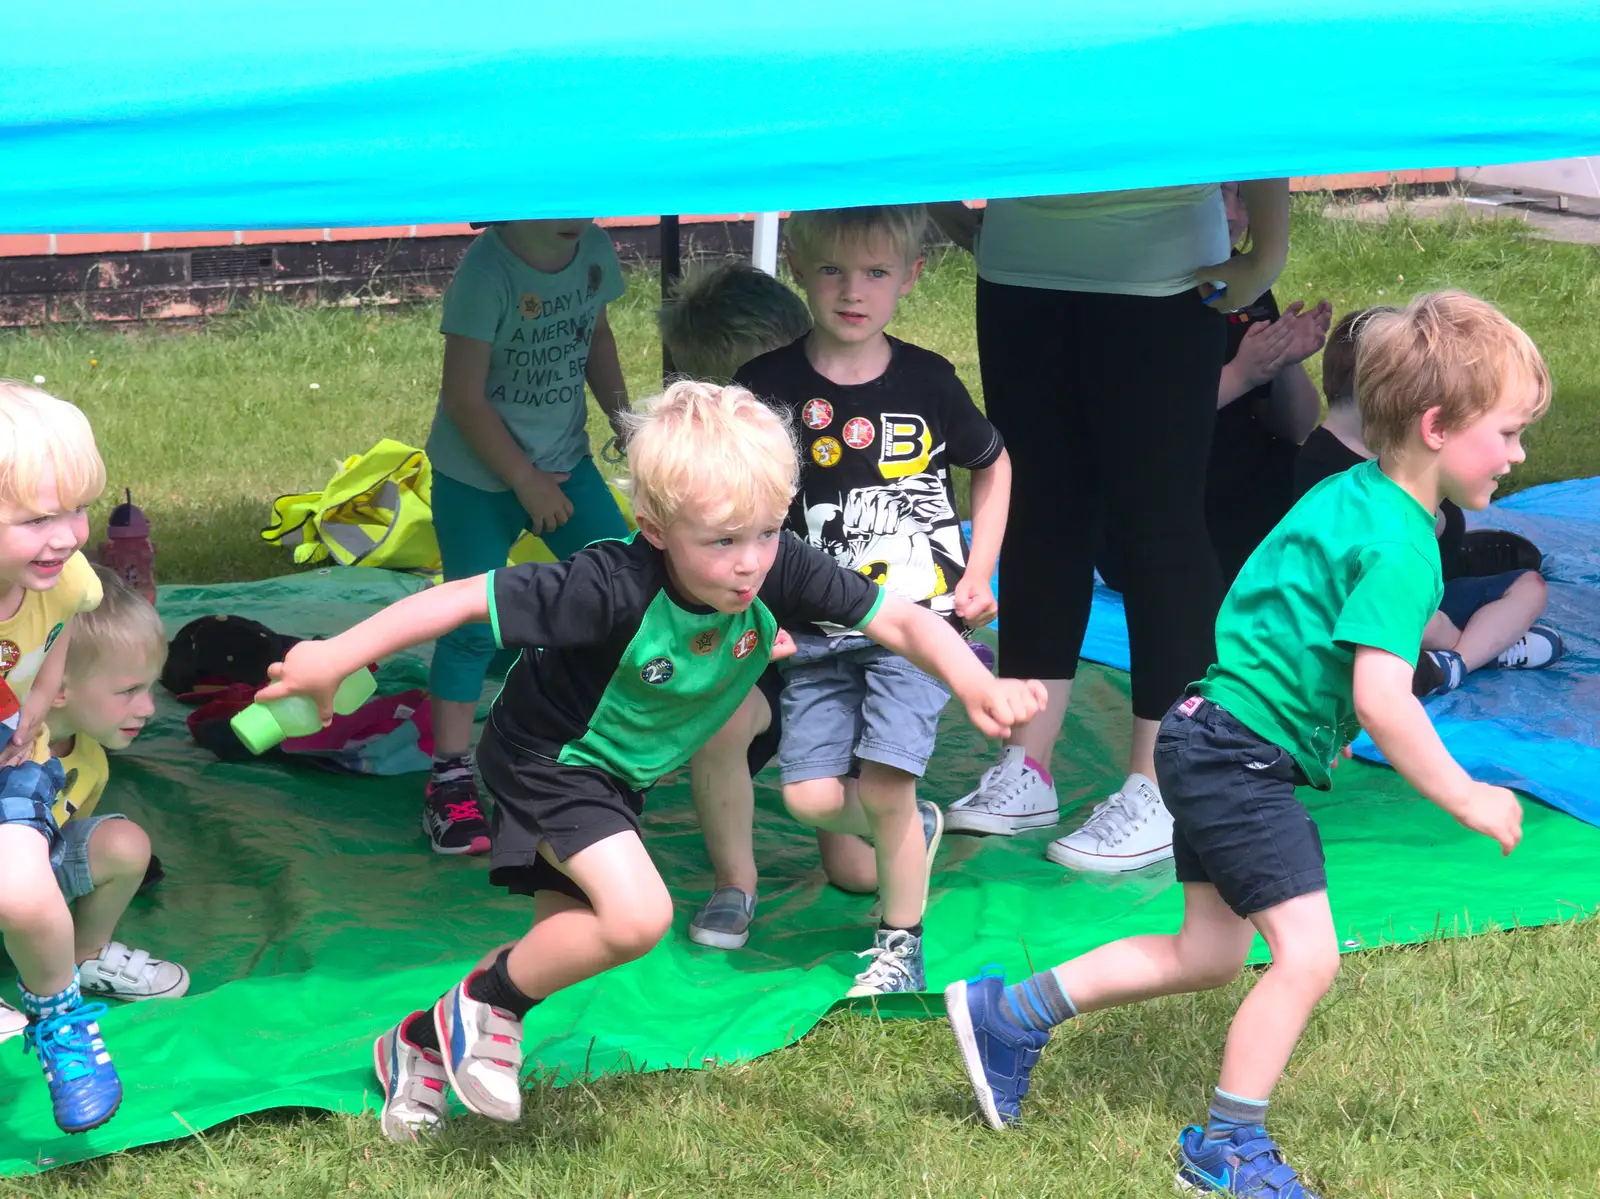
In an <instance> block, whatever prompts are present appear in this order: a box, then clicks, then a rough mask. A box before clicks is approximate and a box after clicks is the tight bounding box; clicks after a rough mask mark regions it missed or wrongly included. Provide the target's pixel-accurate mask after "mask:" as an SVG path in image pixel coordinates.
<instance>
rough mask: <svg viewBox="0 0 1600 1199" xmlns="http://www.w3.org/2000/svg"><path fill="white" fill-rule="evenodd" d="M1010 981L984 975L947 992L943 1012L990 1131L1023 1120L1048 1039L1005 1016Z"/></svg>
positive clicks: (994, 974) (1001, 976)
mask: <svg viewBox="0 0 1600 1199" xmlns="http://www.w3.org/2000/svg"><path fill="white" fill-rule="evenodd" d="M1005 989H1006V979H1005V975H1004V974H1002V973H1000V972H999V971H992V972H991V971H987V970H986V971H984V973H982V974H980V975H979V976H978V977H977V978H974V979H969V980H968V981H966V982H958V983H951V984H950V985H949V986H948V987H946V988H945V989H944V1007H945V1012H946V1014H947V1015H948V1016H949V1017H950V1027H951V1028H952V1029H953V1030H954V1031H955V1034H956V1046H957V1047H958V1048H959V1049H960V1050H961V1060H962V1062H963V1063H964V1064H965V1065H966V1067H967V1077H968V1078H970V1079H971V1080H972V1093H973V1094H974V1095H975V1096H976V1097H977V1100H978V1110H979V1111H980V1112H982V1113H983V1118H984V1120H985V1121H987V1122H988V1125H989V1127H990V1128H1004V1127H1005V1126H1006V1125H1007V1124H1015V1123H1016V1122H1017V1121H1018V1120H1019V1119H1021V1117H1022V1110H1021V1109H1022V1097H1023V1096H1024V1095H1026V1094H1027V1093H1028V1076H1029V1075H1030V1074H1031V1073H1033V1067H1034V1065H1035V1064H1036V1063H1037V1062H1038V1060H1039V1051H1040V1050H1041V1049H1043V1048H1044V1047H1045V1046H1046V1045H1047V1044H1049V1042H1050V1034H1049V1033H1048V1032H1043V1031H1040V1030H1037V1029H1031V1028H1021V1027H1019V1026H1018V1025H1016V1024H1013V1023H1012V1022H1011V1021H1010V1020H1007V1019H1006V1018H1005V1016H1003V1015H1002V1014H1001V1005H1002V1004H1004V1003H1005V1002H1006V999H1005Z"/></svg>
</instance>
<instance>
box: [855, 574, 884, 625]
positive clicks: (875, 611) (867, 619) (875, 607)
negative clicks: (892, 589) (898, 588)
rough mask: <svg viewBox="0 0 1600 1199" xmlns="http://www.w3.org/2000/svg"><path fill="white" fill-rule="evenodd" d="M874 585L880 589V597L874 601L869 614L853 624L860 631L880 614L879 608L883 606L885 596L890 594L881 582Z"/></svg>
mask: <svg viewBox="0 0 1600 1199" xmlns="http://www.w3.org/2000/svg"><path fill="white" fill-rule="evenodd" d="M873 585H874V586H875V587H877V589H878V598H877V599H875V600H873V601H872V607H871V608H870V609H868V611H867V614H866V615H865V616H863V617H862V618H861V619H860V620H858V621H856V623H855V624H854V625H852V626H851V627H852V628H854V629H855V631H856V632H858V633H859V632H861V631H862V630H863V629H865V628H866V627H867V626H868V625H869V624H871V623H872V618H873V617H874V616H876V615H877V614H878V609H879V608H881V607H883V600H884V597H885V596H887V595H888V594H889V593H888V592H887V591H885V590H884V589H883V585H882V584H881V583H875V584H873Z"/></svg>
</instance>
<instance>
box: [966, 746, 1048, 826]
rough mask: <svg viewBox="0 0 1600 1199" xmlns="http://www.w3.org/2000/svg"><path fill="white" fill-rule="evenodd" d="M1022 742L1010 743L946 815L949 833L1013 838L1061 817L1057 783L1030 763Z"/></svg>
mask: <svg viewBox="0 0 1600 1199" xmlns="http://www.w3.org/2000/svg"><path fill="white" fill-rule="evenodd" d="M1027 756H1028V755H1027V751H1026V750H1024V749H1023V748H1022V746H1020V745H1008V746H1006V750H1005V753H1003V754H1002V755H1001V756H1000V760H999V761H998V762H996V763H995V764H994V765H993V766H991V767H989V769H988V770H985V771H984V772H983V777H982V778H980V779H979V780H978V789H977V790H976V791H972V792H969V793H968V794H966V795H963V796H962V797H961V798H960V799H958V800H956V802H955V803H953V804H951V805H950V807H949V809H948V810H946V812H945V814H944V827H945V831H946V832H948V833H984V834H987V833H992V834H995V835H997V836H1001V837H1009V836H1011V835H1013V834H1014V833H1018V832H1020V831H1022V830H1023V829H1029V828H1048V827H1049V826H1050V825H1052V824H1054V823H1056V821H1058V820H1060V819H1061V804H1060V802H1059V801H1058V800H1057V799H1056V788H1055V784H1054V783H1049V782H1046V781H1045V778H1044V776H1043V775H1042V774H1040V773H1039V772H1038V771H1037V770H1035V769H1034V768H1033V767H1032V766H1029V765H1028V763H1027Z"/></svg>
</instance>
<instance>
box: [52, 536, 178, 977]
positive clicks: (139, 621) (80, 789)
mask: <svg viewBox="0 0 1600 1199" xmlns="http://www.w3.org/2000/svg"><path fill="white" fill-rule="evenodd" d="M95 573H96V574H97V575H98V576H99V579H100V588H101V596H102V598H101V600H100V606H99V607H98V608H95V609H94V610H93V611H90V612H85V613H83V614H82V615H81V616H79V617H78V618H77V620H75V621H74V622H73V625H72V640H71V642H70V644H69V645H68V646H67V666H66V673H65V677H64V678H63V680H62V686H61V692H60V694H59V695H58V696H57V697H56V701H55V705H54V707H53V708H52V709H51V711H50V717H49V719H50V753H51V754H52V755H53V756H54V757H56V758H59V759H60V761H61V768H62V771H63V772H64V773H65V776H66V781H65V782H64V784H63V785H62V788H61V793H60V794H59V795H58V796H57V797H56V803H55V808H54V812H55V818H56V823H57V824H58V825H60V826H61V832H62V837H63V839H64V841H65V843H66V853H65V855H64V857H63V860H62V863H61V866H60V867H59V868H58V869H57V871H56V879H57V881H58V882H60V883H61V890H62V893H63V894H64V895H65V896H66V897H67V899H68V900H70V901H73V908H72V924H73V934H74V944H75V950H74V954H73V957H74V960H76V961H77V963H78V974H79V983H78V985H79V987H80V988H81V989H82V990H83V992H84V993H85V994H88V995H95V996H99V997H102V998H106V999H133V1000H137V999H177V998H179V997H180V996H182V995H183V994H184V993H185V992H186V991H187V990H188V989H189V972H188V971H187V970H185V969H184V968H183V967H182V966H180V965H178V964H177V963H176V962H166V961H162V960H160V959H159V958H153V957H151V956H150V955H149V953H147V952H146V951H145V950H143V949H133V950H130V949H129V948H128V947H127V946H126V945H124V944H123V943H122V942H121V941H113V940H112V939H111V934H112V933H114V932H115V931H116V927H117V922H118V921H119V920H120V919H121V918H122V914H123V912H124V911H126V910H127V907H128V901H129V900H131V899H132V898H133V896H134V894H135V893H136V892H137V891H138V890H139V887H140V884H141V883H143V882H144V879H145V871H146V869H147V867H148V866H149V864H150V838H149V837H147V836H146V835H145V832H144V830H143V829H141V828H140V827H139V826H138V825H137V824H135V823H134V822H133V821H132V820H130V819H128V818H127V817H126V816H123V815H121V814H120V813H116V812H110V813H106V814H105V815H99V814H97V813H96V808H97V807H98V805H99V803H100V797H101V795H102V794H103V793H104V791H105V787H106V783H107V782H108V781H109V779H110V776H111V770H110V765H109V764H108V762H107V761H106V753H105V751H106V750H107V749H113V750H117V749H126V748H127V747H128V746H129V745H131V744H132V743H133V739H134V738H135V737H137V736H138V735H139V734H140V732H141V731H143V729H144V725H145V722H146V721H147V720H149V719H150V718H151V717H152V716H153V715H155V702H154V700H153V699H152V697H151V688H153V687H154V686H155V683H156V680H157V679H159V678H160V677H161V669H162V665H163V664H164V663H165V661H166V657H167V642H166V632H165V630H164V629H163V628H162V626H161V617H160V616H158V615H156V610H155V609H154V608H153V607H151V606H150V603H149V601H148V600H146V599H145V598H144V597H143V596H142V595H140V594H139V593H138V592H136V591H134V590H133V589H132V588H131V587H129V586H128V585H127V584H126V583H124V582H123V581H122V579H121V577H120V576H119V575H118V573H117V572H115V571H113V570H111V569H108V568H107V567H103V566H101V567H96V568H95Z"/></svg>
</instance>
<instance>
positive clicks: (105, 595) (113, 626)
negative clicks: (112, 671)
mask: <svg viewBox="0 0 1600 1199" xmlns="http://www.w3.org/2000/svg"><path fill="white" fill-rule="evenodd" d="M94 573H95V574H96V575H98V576H99V577H100V606H99V607H98V608H94V609H92V610H90V611H88V612H80V613H78V615H76V616H74V617H73V618H72V636H71V638H70V639H69V640H68V641H67V671H66V677H67V681H68V682H80V683H81V682H82V681H83V680H84V679H85V678H87V677H89V676H90V675H91V674H93V673H94V668H95V667H96V666H98V665H99V664H100V663H101V662H102V661H113V662H121V663H131V662H140V663H144V664H147V665H150V666H157V667H159V666H160V665H161V664H162V663H164V662H165V661H166V660H167V630H166V629H165V628H164V627H163V626H162V624H161V617H160V616H158V615H156V610H155V607H154V605H152V604H151V603H150V601H149V600H147V599H145V598H144V596H142V595H140V594H139V593H138V592H137V591H135V590H134V589H133V588H132V587H129V586H128V585H127V584H126V583H124V582H123V581H122V579H121V577H120V576H119V575H118V574H117V573H116V571H114V570H109V569H107V568H106V567H104V566H96V567H95V568H94Z"/></svg>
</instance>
